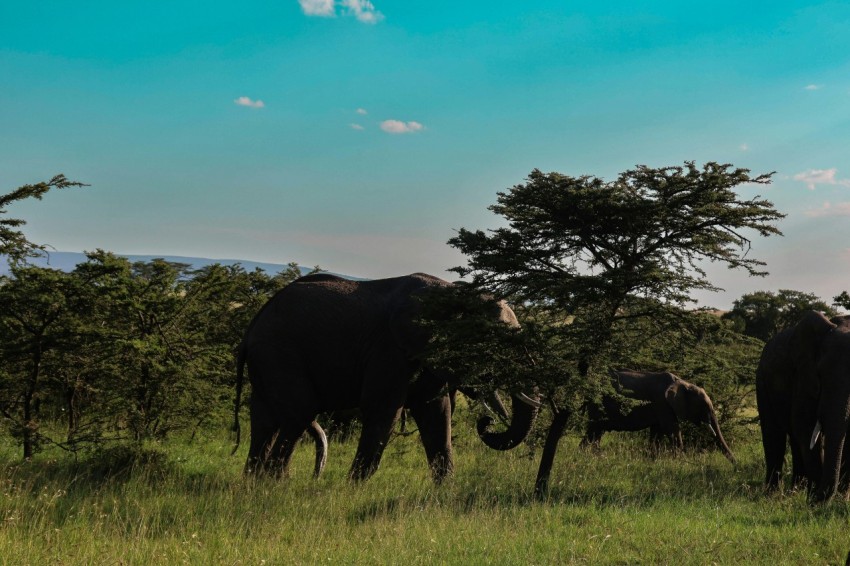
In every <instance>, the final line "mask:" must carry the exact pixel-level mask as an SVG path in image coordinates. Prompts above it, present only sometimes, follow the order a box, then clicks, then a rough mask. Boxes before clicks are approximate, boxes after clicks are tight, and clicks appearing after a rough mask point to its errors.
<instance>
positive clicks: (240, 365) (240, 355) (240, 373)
mask: <svg viewBox="0 0 850 566" xmlns="http://www.w3.org/2000/svg"><path fill="white" fill-rule="evenodd" d="M244 377H245V347H244V346H243V345H242V344H240V345H239V351H238V352H237V353H236V401H235V403H234V404H233V431H234V432H235V433H236V445H235V446H234V447H233V451H232V452H231V453H230V455H231V456H233V455H234V454H236V451H237V450H238V449H239V441H240V440H241V436H242V427H241V426H240V425H239V406H240V405H242V381H243V380H244Z"/></svg>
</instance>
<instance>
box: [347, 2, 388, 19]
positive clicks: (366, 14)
mask: <svg viewBox="0 0 850 566" xmlns="http://www.w3.org/2000/svg"><path fill="white" fill-rule="evenodd" d="M340 4H342V6H344V7H345V8H347V9H348V11H349V12H350V13H351V14H353V15H354V17H355V18H357V19H358V20H359V21H361V22H363V23H365V24H376V23H378V22H380V21H381V20H383V19H384V15H383V14H381V13H380V12H379V11H377V10H375V6H374V5H373V4H372V3H371V2H369V0H342V1H341V2H340Z"/></svg>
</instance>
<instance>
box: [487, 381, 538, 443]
mask: <svg viewBox="0 0 850 566" xmlns="http://www.w3.org/2000/svg"><path fill="white" fill-rule="evenodd" d="M511 404H512V409H513V417H512V418H511V423H510V425H508V428H507V429H505V430H504V431H503V432H492V431H490V430H489V428H490V426H491V425H492V424H493V419H492V417H481V418H480V419H478V436H480V437H481V440H482V441H483V442H484V444H486V445H487V446H489V447H490V448H493V449H494V450H510V449H511V448H515V447H517V446H518V445H519V444H520V443H521V442H522V441H523V440H525V438H526V437H527V436H528V433H529V432H531V427H532V426H533V425H534V421H535V419H536V418H537V414H538V413H539V412H540V401H539V400H538V399H537V398H536V396H535V397H528V396H527V395H524V394H520V395H511Z"/></svg>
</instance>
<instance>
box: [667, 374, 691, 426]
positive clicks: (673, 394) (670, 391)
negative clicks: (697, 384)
mask: <svg viewBox="0 0 850 566" xmlns="http://www.w3.org/2000/svg"><path fill="white" fill-rule="evenodd" d="M686 395H687V387H686V386H685V384H684V383H682V381H681V380H676V381H674V382H673V383H672V384H671V385H670V387H668V388H667V389H666V390H665V391H664V399H665V400H666V401H667V404H669V405H670V407H671V408H672V409H673V412H674V413H676V418H677V419H679V420H680V421H681V420H684V419H686V418H687V411H686V409H685V406H686V404H687V398H686Z"/></svg>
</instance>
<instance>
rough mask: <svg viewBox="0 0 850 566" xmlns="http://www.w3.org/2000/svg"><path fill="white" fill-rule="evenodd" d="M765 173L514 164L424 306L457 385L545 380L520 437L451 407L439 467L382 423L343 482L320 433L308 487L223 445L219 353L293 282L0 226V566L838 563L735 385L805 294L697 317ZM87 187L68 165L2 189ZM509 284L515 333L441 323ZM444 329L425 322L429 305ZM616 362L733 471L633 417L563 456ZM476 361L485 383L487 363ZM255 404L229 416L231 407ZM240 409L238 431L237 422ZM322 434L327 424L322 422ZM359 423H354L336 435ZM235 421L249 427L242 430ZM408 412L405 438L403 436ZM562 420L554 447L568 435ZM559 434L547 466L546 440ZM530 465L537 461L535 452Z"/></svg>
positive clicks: (839, 301)
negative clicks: (695, 396)
mask: <svg viewBox="0 0 850 566" xmlns="http://www.w3.org/2000/svg"><path fill="white" fill-rule="evenodd" d="M769 179H770V176H769V175H760V176H755V177H753V176H750V175H749V172H748V171H746V170H742V169H733V168H731V167H730V166H728V165H718V164H714V163H709V164H706V165H705V166H704V167H702V168H698V167H696V166H695V165H694V164H692V163H686V164H685V166H684V167H668V168H661V169H651V168H647V167H639V168H637V169H635V170H632V171H627V172H625V173H623V174H622V175H621V176H620V177H619V178H618V179H617V180H616V181H614V182H610V183H607V182H604V181H602V180H601V179H597V178H594V177H587V176H585V177H578V178H574V177H568V176H565V175H560V174H557V173H549V174H544V173H542V172H539V171H533V172H532V173H531V174H530V175H529V178H528V182H527V183H525V184H522V185H517V186H516V187H513V188H512V189H510V190H508V191H505V192H503V193H499V195H498V203H497V204H496V205H494V206H493V207H492V209H493V211H494V212H496V213H497V214H499V215H500V216H502V217H503V219H504V220H505V221H506V226H505V227H504V228H501V229H498V230H495V231H491V232H486V231H479V230H475V231H469V230H465V229H461V230H460V231H459V232H458V235H457V237H456V238H454V239H453V240H452V241H451V242H450V243H451V245H453V246H455V247H457V248H458V249H460V250H461V251H462V252H463V253H464V254H466V256H467V257H468V258H469V261H468V264H467V265H466V266H463V267H459V268H457V271H458V272H459V273H460V274H461V275H464V276H466V280H467V281H468V283H467V284H465V285H460V286H457V287H455V289H454V292H452V293H449V294H447V295H445V296H440V297H437V296H434V297H430V302H429V303H428V304H426V309H425V317H424V320H423V324H426V325H427V326H429V328H430V330H431V331H432V333H433V336H434V339H433V347H432V348H431V350H429V352H428V357H429V359H430V361H432V362H434V363H437V364H440V365H442V366H444V367H448V368H451V369H454V370H457V371H458V372H459V374H462V375H468V376H471V377H470V381H469V383H467V384H466V385H469V386H473V387H476V386H477V387H492V386H498V387H499V388H501V389H503V390H520V389H522V390H528V389H529V388H534V389H536V390H538V391H540V392H541V393H542V394H543V395H544V397H545V399H546V403H547V407H548V410H546V411H544V412H543V414H542V416H541V418H540V419H539V421H538V424H537V426H536V429H535V432H534V434H533V435H532V436H531V437H530V438H529V440H528V441H527V442H526V443H525V444H524V445H523V446H521V447H519V448H517V449H514V450H513V451H510V452H507V453H502V452H496V451H492V450H488V449H487V448H486V447H484V446H483V445H482V444H481V442H480V441H479V440H478V438H476V435H475V432H474V430H475V417H476V414H477V413H478V412H479V409H480V408H479V407H475V406H468V403H467V402H466V401H464V400H462V401H461V403H460V404H459V407H458V410H457V412H456V413H455V416H454V435H455V438H454V447H455V458H456V462H455V476H454V478H453V479H452V480H451V481H449V482H446V483H445V484H443V485H440V486H435V485H434V484H432V483H431V481H430V477H429V473H428V470H427V468H426V467H425V466H424V465H423V462H424V453H423V450H422V447H421V445H420V443H419V442H418V439H417V435H416V434H407V433H398V434H395V435H394V436H393V439H392V441H391V442H390V445H389V447H388V448H387V450H386V452H385V455H384V458H383V461H382V465H381V468H380V470H379V471H378V473H377V474H376V475H375V476H374V477H373V478H372V479H371V480H370V481H368V482H365V483H362V484H352V483H350V482H348V481H347V480H346V477H347V471H348V465H349V463H350V462H351V460H352V457H353V453H354V449H355V446H356V436H355V438H353V439H351V438H349V437H347V436H345V435H339V436H338V438H339V440H337V441H335V442H332V444H331V446H330V456H329V463H328V465H327V468H326V470H325V472H324V475H323V476H322V477H321V478H320V479H319V480H312V479H311V477H310V476H311V474H310V470H311V469H312V465H313V462H312V459H313V449H312V443H311V442H309V441H308V442H307V443H306V444H305V445H304V446H302V447H300V448H299V449H298V450H296V455H295V460H294V462H293V466H292V468H293V470H292V477H289V478H286V479H285V480H282V481H277V480H272V479H264V478H261V479H259V480H258V479H253V478H245V477H243V475H242V473H241V472H242V466H243V464H244V461H245V452H246V448H245V446H244V443H243V444H242V446H241V447H240V448H239V450H238V451H237V453H236V454H235V455H232V454H231V450H232V448H233V445H234V441H235V435H234V433H233V422H232V415H233V399H234V391H233V383H234V364H233V352H234V350H235V348H236V346H237V344H238V343H239V340H240V339H241V336H242V334H243V332H244V330H245V328H246V327H247V325H248V323H249V321H250V320H251V318H252V317H253V315H254V314H255V313H256V312H257V311H258V309H259V308H260V307H261V306H262V304H264V302H265V301H266V300H267V299H268V298H269V297H270V296H271V295H272V294H273V293H274V292H275V291H277V290H278V289H280V288H282V287H283V286H285V285H286V284H288V283H289V282H291V281H292V280H294V279H295V278H296V277H298V276H300V275H301V270H300V269H299V268H298V267H297V266H295V265H291V266H290V267H289V269H287V270H285V271H283V272H282V273H279V274H274V275H272V274H266V273H264V272H261V271H255V272H246V271H245V270H244V269H242V268H240V267H238V266H237V267H224V266H220V265H214V266H211V267H208V268H205V269H202V270H190V269H189V267H188V266H186V265H180V264H173V263H168V262H166V261H163V260H154V261H151V262H144V263H130V262H128V261H127V260H126V259H124V258H121V257H119V256H116V255H114V254H112V253H109V252H106V251H103V250H96V251H94V252H91V253H89V254H88V260H87V261H86V262H84V263H82V264H80V265H78V266H77V268H76V269H75V270H73V271H72V272H61V271H58V270H53V269H46V268H38V267H33V266H30V265H28V264H27V263H26V258H27V257H31V256H32V254H35V253H41V252H43V251H44V246H42V245H38V244H35V243H32V242H30V241H29V240H27V239H26V237H25V236H24V235H23V233H22V232H21V231H20V227H21V226H23V224H24V223H23V221H22V220H17V219H11V218H6V217H5V216H2V217H0V251H2V253H3V254H5V255H6V256H7V257H8V258H9V260H10V265H11V274H10V275H9V276H7V277H3V278H2V279H0V415H1V416H2V428H0V469H2V489H3V492H4V496H3V498H2V501H0V520H2V521H3V522H2V527H0V556H2V557H3V560H4V562H8V563H22V564H35V563H119V564H136V563H145V562H155V563H178V562H183V563H226V564H237V563H244V564H263V563H265V564H312V563H322V562H330V563H346V564H347V563H388V564H399V563H412V564H426V563H427V564H431V563H446V564H454V563H471V564H551V563H558V562H567V563H569V562H577V563H578V562H582V563H585V562H586V563H600V564H605V563H612V564H636V563H647V564H655V563H695V564H702V563H721V564H722V563H730V562H733V561H736V562H745V563H748V562H749V563H777V564H784V563H788V564H798V563H807V564H808V563H839V562H842V561H843V560H844V557H845V556H846V553H847V550H848V549H850V539H848V538H847V536H846V532H847V527H848V517H850V505H848V503H847V502H846V501H844V500H843V499H842V500H839V501H833V502H831V503H829V504H827V505H822V506H811V505H809V504H808V503H807V501H806V494H805V493H804V492H802V491H801V492H793V491H790V490H786V491H785V492H784V493H779V494H771V495H766V494H765V493H764V490H763V488H762V483H763V476H764V464H763V462H762V451H761V444H760V440H759V432H758V425H757V412H756V410H755V402H754V395H753V388H754V375H755V366H756V364H757V362H758V357H759V353H760V350H761V347H762V345H763V343H764V341H765V340H767V339H769V338H770V337H771V336H773V335H774V334H775V333H776V332H777V331H778V330H779V329H781V328H782V327H783V326H785V325H787V324H791V323H793V322H794V321H795V320H796V317H797V316H798V315H799V313H801V312H804V311H806V310H808V309H816V310H824V311H827V312H829V313H830V314H832V313H834V312H835V311H834V310H833V309H834V308H846V304H847V303H848V302H850V301H848V300H847V299H846V293H843V294H842V295H839V296H838V297H835V298H834V299H833V304H832V305H830V304H828V303H827V302H825V301H823V300H822V299H820V298H818V297H816V296H814V295H811V294H809V293H805V292H798V291H791V290H783V291H780V292H779V293H775V294H774V293H770V292H762V293H755V294H750V295H745V296H744V297H742V298H741V299H740V300H738V301H736V303H735V305H734V307H733V309H732V310H731V311H730V312H729V313H725V314H724V315H723V316H719V315H718V314H717V313H714V312H708V311H698V310H694V308H693V304H692V302H691V301H690V297H691V293H692V292H693V291H694V290H697V289H712V288H713V285H712V283H711V281H709V280H708V279H707V277H706V275H705V273H704V272H703V271H702V269H701V265H703V263H702V262H704V261H718V262H722V263H725V264H726V265H728V266H730V267H731V268H737V269H740V270H742V271H743V272H746V273H749V274H753V275H759V274H764V266H763V264H761V263H760V262H759V261H758V260H757V259H755V258H754V255H753V254H752V253H751V250H750V246H751V239H752V238H755V237H766V236H775V235H778V234H779V230H778V229H777V227H776V223H777V221H778V220H779V219H781V217H782V214H781V213H779V212H778V211H776V210H775V209H774V208H773V205H772V204H771V203H770V202H768V201H765V200H763V199H760V198H758V197H757V198H754V199H741V198H740V197H739V196H738V195H737V194H736V192H735V188H736V187H737V186H739V185H741V184H743V183H755V184H759V183H767V182H769ZM75 186H80V184H79V183H75V182H71V181H68V180H67V179H65V178H64V177H62V176H57V177H55V178H53V179H52V180H51V181H49V182H46V183H42V184H38V185H32V186H29V185H28V186H25V187H21V188H20V189H18V190H16V191H14V192H12V193H10V194H8V195H4V196H2V197H0V215H6V214H7V210H6V209H7V207H8V206H9V205H11V204H13V203H14V202H15V201H18V200H21V199H23V198H31V197H32V198H41V197H42V196H43V195H44V194H45V193H46V192H47V191H49V190H50V189H52V188H57V189H59V188H66V187H75ZM482 293H484V294H488V295H491V296H495V297H500V298H506V299H508V300H509V301H510V302H511V304H512V305H513V306H514V310H515V311H516V312H517V315H518V317H519V318H520V322H521V324H522V330H521V331H519V332H516V331H512V330H510V329H507V328H503V327H500V326H499V325H492V324H488V323H486V322H484V321H482V320H481V318H479V317H475V316H461V317H454V318H449V319H447V318H446V317H444V316H432V315H434V314H436V313H439V312H442V311H443V309H444V308H446V306H447V305H451V306H456V305H457V301H461V302H462V303H463V304H464V305H466V306H467V307H468V308H467V310H466V312H468V313H469V314H474V308H473V305H474V304H476V302H475V301H471V300H470V297H471V296H475V297H478V296H480V295H481V294H482ZM436 321H439V324H438V323H437V322H436ZM611 367H634V368H641V369H669V370H671V371H674V372H676V373H678V374H679V375H681V376H682V377H684V378H685V379H688V380H689V381H692V382H694V383H697V384H698V385H701V386H702V387H704V388H705V389H706V390H707V391H708V392H709V394H710V395H711V397H712V399H713V401H714V404H715V407H716V409H717V411H718V416H719V417H720V419H721V423H722V426H723V429H724V434H725V435H726V438H727V440H728V441H729V443H730V444H731V446H732V449H733V451H734V452H735V455H736V457H737V460H738V465H737V466H736V467H734V468H733V467H732V466H731V465H730V464H729V462H727V461H726V460H725V459H723V457H722V456H721V455H720V454H719V453H718V452H717V451H716V450H713V449H712V447H711V445H712V443H711V439H710V438H709V437H708V435H707V433H706V431H704V430H697V429H696V428H693V427H687V426H686V427H685V428H686V430H685V442H686V450H685V453H684V454H675V453H673V452H671V451H662V452H660V453H659V452H657V451H651V450H650V449H649V448H648V445H647V441H646V434H645V433H613V434H610V435H606V437H605V439H604V441H603V443H602V446H601V448H599V449H585V448H579V446H578V441H579V438H580V435H581V433H582V432H583V419H584V414H585V413H584V412H583V410H582V407H583V406H584V405H585V404H586V403H589V402H595V401H598V400H599V397H600V395H601V394H602V393H603V392H604V391H606V389H605V388H606V383H607V380H606V379H604V378H603V376H605V375H606V374H607V370H608V368H611ZM485 376H486V379H485ZM246 413H247V411H243V413H242V414H243V415H245V414H246ZM246 424H247V423H246ZM323 424H324V423H323ZM354 426H355V427H356V425H354ZM244 428H245V430H247V429H248V427H247V426H245V427H244ZM408 428H412V427H410V426H409V425H408ZM562 437H563V438H562ZM559 446H560V451H559V458H558V459H557V460H554V453H555V452H554V451H555V449H556V448H558V447H559ZM541 460H542V461H543V462H544V464H545V463H546V462H547V461H548V466H549V467H550V469H549V470H546V473H545V477H541V474H542V473H543V470H542V468H543V467H545V466H542V467H541V469H538V464H539V463H540V462H541Z"/></svg>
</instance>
